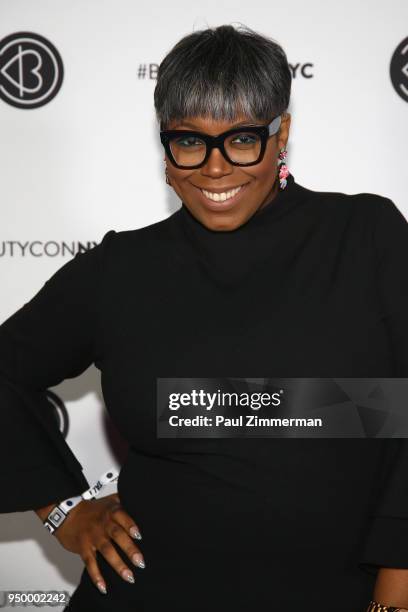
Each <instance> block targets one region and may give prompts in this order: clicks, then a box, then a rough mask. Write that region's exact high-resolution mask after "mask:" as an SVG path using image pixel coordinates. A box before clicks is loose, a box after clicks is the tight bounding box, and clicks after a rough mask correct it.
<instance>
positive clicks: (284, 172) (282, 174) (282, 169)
mask: <svg viewBox="0 0 408 612" xmlns="http://www.w3.org/2000/svg"><path fill="white" fill-rule="evenodd" d="M287 155H288V152H287V150H286V149H285V147H282V149H281V150H280V151H279V156H278V168H279V183H280V188H281V189H285V187H286V185H287V184H288V181H287V178H288V176H289V169H288V167H287V165H286V162H285V159H286V157H287Z"/></svg>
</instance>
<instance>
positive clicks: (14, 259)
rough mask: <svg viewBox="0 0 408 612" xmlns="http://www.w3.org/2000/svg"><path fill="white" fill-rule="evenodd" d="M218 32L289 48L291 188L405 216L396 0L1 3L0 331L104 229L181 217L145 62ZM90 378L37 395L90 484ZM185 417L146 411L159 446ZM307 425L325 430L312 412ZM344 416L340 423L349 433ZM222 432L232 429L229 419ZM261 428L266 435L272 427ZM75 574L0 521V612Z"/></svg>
mask: <svg viewBox="0 0 408 612" xmlns="http://www.w3.org/2000/svg"><path fill="white" fill-rule="evenodd" d="M221 24H236V25H238V24H244V25H247V26H249V27H250V28H252V29H254V30H257V31H258V32H260V33H261V34H265V35H266V36H269V37H271V38H273V39H274V40H276V41H277V42H278V43H279V44H280V45H282V47H283V48H284V49H285V51H286V53H287V56H288V60H289V63H290V69H291V72H292V77H293V82H292V100H291V104H290V107H289V109H288V110H289V112H290V113H291V115H292V123H291V131H290V137H289V143H288V157H287V164H288V167H289V169H290V170H291V172H292V173H293V175H294V177H295V179H296V181H297V182H298V183H300V184H301V185H303V186H305V187H308V188H310V189H315V190H327V191H340V192H345V193H349V194H352V193H361V192H371V193H377V194H380V195H383V196H386V197H388V198H391V199H392V200H393V201H394V202H395V204H396V205H397V206H398V208H399V209H400V210H401V212H403V214H404V215H405V216H406V217H408V173H407V143H408V122H407V117H408V3H407V2H406V0H391V2H390V3H388V4H385V3H384V2H382V1H380V0H373V1H371V2H369V1H363V2H359V3H355V2H353V1H352V0H344V1H343V2H342V3H340V4H339V3H337V2H334V1H332V2H327V1H325V0H310V1H309V2H303V0H292V2H291V3H290V5H289V4H288V3H287V4H285V3H282V2H278V1H277V0H276V1H275V0H253V2H251V3H247V4H245V3H243V4H241V6H240V7H238V6H237V5H236V3H231V2H228V1H227V0H208V1H207V2H206V3H205V4H204V5H203V8H201V7H200V8H197V3H192V2H187V1H186V0H180V1H179V2H177V3H176V5H174V3H173V4H172V3H166V2H163V1H159V2H154V3H150V4H140V3H137V2H134V1H133V0H70V1H69V2H68V1H66V0H65V1H64V0H61V1H60V2H50V1H49V0H0V176H1V208H0V215H1V223H0V280H1V287H2V292H1V301H0V321H4V320H5V319H6V318H7V317H8V316H9V315H11V314H12V313H13V312H14V311H15V310H17V309H18V308H20V307H21V306H22V305H23V303H25V302H27V301H28V300H29V299H30V298H31V297H32V296H33V295H34V294H35V293H36V292H37V291H38V290H39V289H40V288H41V286H42V285H43V283H44V282H45V281H46V280H47V279H48V278H49V277H50V276H51V275H52V274H53V272H55V271H56V270H57V269H58V268H59V267H61V266H62V265H63V264H64V263H65V262H66V261H68V260H69V259H70V258H72V257H73V256H74V255H75V254H76V253H77V252H78V251H82V250H86V249H89V248H91V247H92V246H94V245H95V244H97V243H98V242H99V241H100V240H101V238H102V236H103V235H104V234H105V233H106V232H107V231H108V230H109V229H115V230H116V231H120V230H127V229H132V228H137V227H142V226H145V225H149V224H151V223H154V222H156V221H159V220H161V219H163V218H166V217H167V216H169V215H170V214H172V213H173V212H175V211H176V210H177V209H178V208H179V206H180V201H179V200H178V198H177V196H176V194H175V193H174V192H173V191H172V189H171V188H170V187H169V186H168V185H166V182H165V175H164V152H163V149H162V146H161V143H160V140H159V127H158V125H157V123H156V119H155V114H154V106H153V91H154V87H155V83H156V74H157V68H158V65H159V64H160V62H161V60H162V58H163V57H164V56H165V55H166V53H167V52H168V51H169V50H170V49H171V47H172V46H173V45H174V44H175V43H176V42H177V41H178V40H179V39H180V38H181V37H182V36H184V35H186V34H188V33H191V32H192V31H194V30H198V29H204V28H207V27H215V26H218V25H221ZM55 341H56V342H58V338H56V339H55ZM170 382H171V384H170V383H169V381H167V382H166V381H165V380H164V381H163V382H162V384H163V387H162V393H164V394H167V395H166V397H168V394H169V393H170V392H173V393H174V391H175V390H176V391H180V384H181V383H180V381H179V382H178V384H177V385H175V383H174V381H170ZM386 382H387V381H383V383H384V384H386ZM99 383H100V381H99V372H98V370H96V368H95V367H94V366H92V367H90V368H89V369H88V370H87V371H86V372H84V373H83V374H82V375H81V376H80V377H78V378H76V379H71V380H67V381H64V382H63V383H61V384H60V385H58V386H57V387H54V388H53V389H50V390H49V405H50V411H52V412H53V415H54V417H55V419H56V421H57V423H58V424H59V427H60V430H61V432H62V434H63V435H64V436H65V439H66V441H67V442H68V444H69V445H70V447H71V449H72V450H73V452H74V453H75V454H76V456H77V457H78V459H79V461H80V463H81V464H82V465H83V467H84V471H85V474H86V476H87V478H88V480H89V481H90V482H93V481H94V479H95V478H97V477H98V476H99V474H100V473H102V472H103V471H104V470H106V469H108V468H109V467H110V466H116V467H120V465H121V461H122V458H123V456H124V453H125V452H126V443H125V441H123V440H122V439H121V438H120V436H119V434H118V432H117V431H116V430H115V428H114V426H113V425H112V423H111V422H110V421H109V419H108V417H107V415H106V411H105V409H104V405H103V398H102V395H101V390H100V384H99ZM346 383H347V381H343V384H344V385H346ZM183 384H184V383H183ZM230 384H231V382H230V381H228V385H230ZM253 384H254V385H255V387H254V388H257V386H256V381H255V382H253ZM405 384H406V382H405ZM273 388H275V387H273ZM276 388H277V389H279V383H277V387H276ZM181 389H183V386H181ZM390 392H391V390H390ZM0 409H5V407H4V406H1V407H0ZM166 411H167V412H168V414H167V412H166ZM173 411H174V412H173ZM187 413H188V416H192V413H191V411H190V412H189V411H187V412H186V410H184V411H180V410H178V411H177V409H175V408H174V405H173V407H170V408H169V406H168V403H165V402H164V403H162V404H161V406H158V423H159V424H160V427H161V430H160V431H161V436H162V437H167V436H170V437H172V436H175V435H195V434H194V433H193V434H191V431H192V430H191V428H190V429H189V427H190V426H191V423H190V422H189V423H187V429H185V430H183V431H184V432H185V433H184V434H180V430H179V432H178V433H177V434H175V433H174V429H172V428H171V427H170V426H169V423H173V421H174V420H175V419H176V420H177V424H179V421H178V419H179V418H180V416H182V415H183V416H186V414H187ZM203 413H204V414H205V410H201V411H200V414H196V415H195V416H196V417H197V418H199V417H201V416H203ZM225 416H226V415H225V414H224V416H222V415H221V416H220V418H222V419H225ZM235 416H237V415H235ZM275 416H276V414H275ZM298 416H299V415H298ZM315 416H316V415H315ZM320 416H321V417H322V419H323V421H322V422H323V425H324V426H326V427H329V426H330V424H328V423H326V422H325V421H324V417H325V411H324V403H322V410H321V414H320ZM353 416H354V415H351V416H350V420H345V421H344V427H345V428H346V427H350V428H352V429H353V428H354V426H355V421H354V420H353ZM207 417H209V418H214V419H215V418H216V412H215V411H214V410H213V411H212V414H207ZM170 418H171V419H172V420H169V419H170ZM251 418H253V419H255V415H254V414H253V416H252V417H251ZM383 422H384V423H388V426H389V427H391V430H392V427H393V426H394V425H393V423H394V421H392V422H391V421H390V420H389V415H386V414H384V415H383V421H381V424H379V423H378V422H373V421H371V420H368V421H367V427H368V429H369V430H370V428H371V430H373V429H372V428H374V430H375V431H378V428H379V427H380V425H381V426H382V423H383ZM220 424H221V421H220ZM213 425H214V427H216V425H218V422H216V420H214V423H213ZM227 425H228V426H229V425H230V424H229V423H228V424H227ZM232 425H233V426H234V427H235V428H237V427H238V430H236V431H238V432H241V433H238V434H237V435H242V427H243V423H242V422H239V423H238V422H235V423H232ZM279 425H281V423H280V424H279ZM184 426H185V423H183V427H184ZM262 426H263V427H267V429H268V433H266V434H265V435H271V434H270V431H271V430H270V423H268V424H262ZM200 427H203V422H202V421H200ZM319 427H321V426H320V425H319ZM319 427H317V428H316V427H314V428H313V431H314V434H313V435H316V436H318V435H319V431H320V429H319ZM91 431H92V443H91V444H90V432H91ZM207 431H208V430H207ZM217 431H218V433H215V434H208V435H223V436H229V435H231V434H230V433H228V432H230V431H231V429H228V430H227V429H226V427H225V421H224V420H223V421H222V428H221V427H218V429H217ZM220 431H222V432H223V433H222V434H220V433H219V432H220ZM262 431H263V432H265V431H266V430H262ZM303 431H305V430H304V429H303ZM308 431H309V432H310V431H311V429H310V428H309V429H308ZM353 431H355V434H356V435H358V436H361V437H365V436H366V433H367V430H364V431H363V430H361V429H359V428H357V429H356V430H354V429H353ZM186 432H187V433H186ZM189 432H190V433H189ZM226 432H227V433H226ZM248 432H249V433H248ZM252 433H253V430H246V433H245V435H252ZM3 435H4V434H3ZM206 435H207V434H206ZM234 435H236V434H234ZM272 435H275V434H274V433H272ZM299 435H311V434H310V433H308V434H304V433H303V434H299ZM114 490H115V488H114V485H113V486H112V490H111V491H108V493H109V492H113V491H114ZM0 494H2V495H6V494H7V491H1V493H0ZM82 568H83V565H82V561H81V560H80V559H79V557H78V556H77V555H72V554H70V553H68V552H67V551H65V550H63V549H62V548H61V546H60V545H59V544H58V542H57V541H56V540H54V539H53V538H52V536H50V534H49V533H47V532H46V531H45V529H44V528H43V526H42V524H41V522H40V521H39V519H38V517H37V516H36V515H35V514H34V513H33V512H24V513H13V514H4V515H0V590H1V591H2V599H1V601H0V607H3V608H4V609H7V606H6V605H5V603H4V598H3V597H4V596H3V591H4V590H19V589H25V590H49V589H52V590H65V591H67V592H69V593H70V592H72V591H73V590H74V588H75V586H76V585H77V583H78V581H79V576H80V573H81V571H82ZM10 609H11V608H10Z"/></svg>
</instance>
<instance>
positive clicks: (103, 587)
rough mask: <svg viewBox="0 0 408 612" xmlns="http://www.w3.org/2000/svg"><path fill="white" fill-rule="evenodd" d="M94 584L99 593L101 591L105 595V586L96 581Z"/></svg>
mask: <svg viewBox="0 0 408 612" xmlns="http://www.w3.org/2000/svg"><path fill="white" fill-rule="evenodd" d="M96 586H97V587H98V589H99V590H100V592H101V593H103V594H104V595H106V592H107V591H106V586H105V585H104V583H103V582H100V581H99V582H97V583H96Z"/></svg>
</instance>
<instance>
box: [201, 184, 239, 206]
mask: <svg viewBox="0 0 408 612" xmlns="http://www.w3.org/2000/svg"><path fill="white" fill-rule="evenodd" d="M241 188H242V185H240V186H239V187H236V188H235V189H231V191H224V192H223V193H213V192H212V191H206V190H205V189H201V191H202V193H203V194H204V195H205V197H206V198H208V199H209V200H213V201H214V202H225V200H229V198H232V197H234V195H236V194H237V193H238V191H239V190H240V189H241Z"/></svg>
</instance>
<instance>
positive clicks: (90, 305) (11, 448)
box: [0, 230, 115, 513]
mask: <svg viewBox="0 0 408 612" xmlns="http://www.w3.org/2000/svg"><path fill="white" fill-rule="evenodd" d="M114 235H115V231H114V230H110V231H109V232H107V233H106V234H105V235H104V237H103V239H102V241H101V242H100V243H99V244H98V245H96V246H94V247H93V248H92V249H90V250H88V251H84V252H80V253H77V254H76V255H75V256H74V257H73V258H72V259H71V260H70V261H68V262H67V263H65V264H64V265H63V266H62V267H61V268H59V269H58V270H57V271H56V272H55V273H54V274H53V275H52V276H51V277H50V278H49V280H47V281H46V282H45V283H44V285H43V286H42V287H41V289H40V290H39V291H38V293H37V294H35V295H34V297H33V298H32V299H31V300H30V301H29V302H27V303H25V304H24V305H23V306H22V307H21V308H20V309H19V310H17V311H16V312H15V313H14V314H12V315H11V316H10V317H9V318H8V319H6V320H5V321H4V322H3V323H2V324H1V325H0V431H1V434H2V436H1V444H0V490H1V495H0V513H4V512H17V511H25V510H35V509H37V508H41V507H43V506H46V505H48V504H51V503H53V502H58V501H61V500H62V499H65V498H67V497H70V496H73V495H78V494H80V493H82V492H83V491H84V490H85V489H87V488H88V487H89V483H88V481H87V479H86V478H85V476H84V474H83V472H82V465H81V464H80V463H79V461H78V459H77V458H76V457H75V455H74V454H73V452H72V451H71V449H70V447H69V445H68V444H67V442H66V441H65V438H64V436H63V434H62V433H61V432H60V430H59V428H58V426H57V423H56V422H54V420H53V419H50V416H49V415H50V411H49V404H48V400H47V389H48V387H52V386H55V385H57V384H59V383H60V382H62V381H63V380H64V379H67V378H74V377H76V376H79V375H80V374H81V373H82V372H84V371H85V370H86V369H87V368H88V367H89V366H90V365H91V364H92V363H94V362H95V359H96V358H97V355H96V350H97V345H96V338H97V330H98V313H99V311H98V304H99V292H100V284H101V282H102V280H103V279H102V267H103V259H104V257H105V256H106V250H107V247H108V245H109V244H110V242H111V241H112V239H113V236H114Z"/></svg>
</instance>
